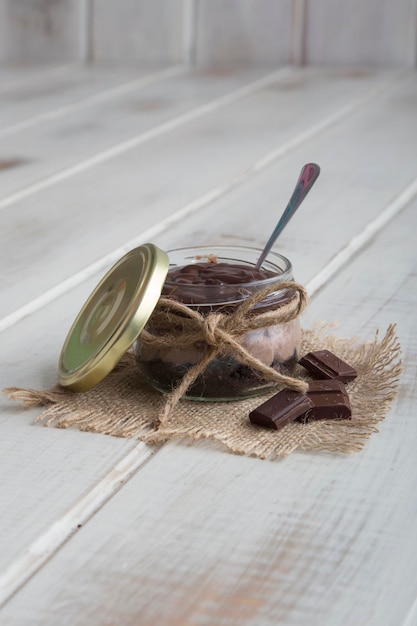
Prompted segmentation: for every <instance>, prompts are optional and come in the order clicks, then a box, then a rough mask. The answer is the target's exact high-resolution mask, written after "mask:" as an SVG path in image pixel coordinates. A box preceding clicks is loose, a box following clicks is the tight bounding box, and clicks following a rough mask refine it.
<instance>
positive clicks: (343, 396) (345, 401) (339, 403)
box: [299, 380, 352, 422]
mask: <svg viewBox="0 0 417 626" xmlns="http://www.w3.org/2000/svg"><path fill="white" fill-rule="evenodd" d="M307 397H308V399H309V400H310V402H311V403H312V407H311V408H309V409H308V410H307V411H306V413H305V415H304V416H303V417H300V420H299V421H305V422H308V421H310V420H333V419H337V420H342V419H350V418H351V416H352V411H351V408H350V400H349V396H348V392H347V391H346V387H345V386H344V384H343V383H342V382H341V381H340V380H312V381H311V382H310V384H309V389H308V392H307Z"/></svg>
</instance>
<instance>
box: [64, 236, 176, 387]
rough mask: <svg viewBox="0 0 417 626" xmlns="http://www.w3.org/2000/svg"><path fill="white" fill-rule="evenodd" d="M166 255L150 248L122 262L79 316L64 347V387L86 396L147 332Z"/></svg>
mask: <svg viewBox="0 0 417 626" xmlns="http://www.w3.org/2000/svg"><path fill="white" fill-rule="evenodd" d="M168 264H169V259H168V255H167V254H166V252H164V251H163V250H160V249H159V248H157V247H156V246H155V245H153V244H151V243H147V244H144V245H143V246H139V247H138V248H135V249H134V250H131V251H130V252H128V253H127V254H126V255H125V256H124V257H122V258H121V259H120V260H119V261H117V263H115V265H114V266H113V267H112V268H111V269H110V270H109V272H108V273H107V274H106V275H105V276H104V278H103V279H102V280H101V282H100V283H99V284H98V285H97V287H96V288H95V289H94V291H93V293H92V294H91V296H90V297H89V298H88V300H87V302H86V303H85V304H84V306H83V307H82V309H81V311H80V312H79V314H78V316H77V318H76V320H75V322H74V323H73V325H72V327H71V329H70V331H69V333H68V336H67V338H66V340H65V343H64V345H63V348H62V351H61V355H60V358H59V366H58V379H59V382H60V384H61V385H63V386H64V387H69V388H70V389H72V390H73V391H87V390H88V389H91V388H92V387H94V386H95V385H97V384H98V383H99V382H100V381H101V380H103V378H105V376H107V374H109V373H110V372H111V370H112V369H113V368H114V366H115V365H116V363H118V361H119V360H120V359H121V357H122V356H123V355H124V354H125V352H126V351H127V350H128V349H129V348H130V346H131V345H132V344H133V342H134V341H135V340H136V339H137V337H138V336H139V334H140V333H141V331H142V330H143V328H144V326H145V324H146V322H147V321H148V319H149V318H150V316H151V314H152V312H153V310H154V308H155V306H156V304H157V302H158V300H159V297H160V295H161V291H162V287H163V284H164V281H165V277H166V275H167V272H168Z"/></svg>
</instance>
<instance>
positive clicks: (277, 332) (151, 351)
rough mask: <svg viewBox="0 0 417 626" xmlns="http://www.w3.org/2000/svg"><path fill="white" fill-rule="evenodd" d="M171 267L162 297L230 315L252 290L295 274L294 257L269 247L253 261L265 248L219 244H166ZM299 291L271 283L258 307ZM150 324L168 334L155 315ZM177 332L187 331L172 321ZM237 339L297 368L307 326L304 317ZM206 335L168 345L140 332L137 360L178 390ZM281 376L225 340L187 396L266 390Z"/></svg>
mask: <svg viewBox="0 0 417 626" xmlns="http://www.w3.org/2000/svg"><path fill="white" fill-rule="evenodd" d="M168 254H169V258H170V268H169V271H168V274H167V277H166V281H165V284H164V287H163V290H162V295H163V296H164V297H168V298H171V299H173V300H176V301H178V302H181V303H183V304H185V305H186V306H188V307H189V308H191V309H194V310H196V311H198V312H199V313H200V314H201V315H203V316H207V315H209V314H210V313H212V312H220V313H223V314H225V315H229V314H231V313H233V312H234V311H236V309H237V307H238V306H240V305H241V304H242V303H243V302H244V301H245V300H246V299H247V298H250V297H251V296H252V295H254V294H255V293H257V292H258V291H261V290H263V289H265V288H266V287H268V286H270V285H272V284H276V283H277V281H279V282H288V281H292V280H293V276H292V267H291V263H290V261H289V260H288V259H286V258H285V257H283V256H281V255H279V254H276V253H274V252H271V253H270V254H269V257H268V260H266V261H265V262H264V264H263V266H262V268H261V269H259V270H257V269H256V268H255V265H256V262H257V260H258V258H259V255H260V250H257V249H255V248H243V247H225V246H217V247H210V248H198V249H197V248H188V249H179V250H172V251H170V252H168ZM294 297H295V292H294V291H292V290H291V289H279V285H278V287H277V290H276V291H275V290H274V291H273V292H272V293H271V294H270V295H268V296H267V297H266V298H265V299H264V300H262V301H261V302H259V303H257V304H256V305H255V306H254V308H253V314H254V315H256V314H259V313H263V312H266V311H271V310H276V309H278V308H279V307H281V306H283V305H284V304H287V303H288V302H290V301H291V299H292V298H294ZM147 329H148V330H149V331H150V332H151V333H152V334H153V335H158V334H160V333H161V334H163V333H166V332H167V329H166V328H164V329H160V328H158V326H157V323H156V322H155V320H154V319H153V318H152V317H151V318H150V320H149V322H148V324H147ZM169 332H170V334H171V335H173V336H175V333H178V335H179V334H180V333H181V328H180V327H176V326H173V327H172V328H170V329H169ZM239 343H240V344H241V345H242V346H243V347H244V348H245V349H246V350H247V352H248V353H249V354H250V355H252V356H254V357H255V358H257V359H259V360H260V361H261V362H262V363H263V364H264V365H267V366H269V367H272V368H274V369H275V370H276V371H279V372H281V373H283V374H291V373H292V372H293V370H294V368H295V365H296V364H297V361H298V358H299V350H300V344H301V329H300V323H299V319H294V320H291V321H289V322H285V323H279V324H274V325H272V326H268V327H261V328H258V329H256V330H252V331H249V332H247V333H245V334H244V335H243V336H242V337H241V338H240V339H239ZM207 349H208V346H207V344H206V343H205V341H204V340H198V341H195V342H194V343H193V344H192V345H191V346H187V347H184V346H181V345H178V346H170V347H163V346H162V345H161V346H155V345H150V344H147V343H146V342H145V341H144V340H143V339H141V337H139V339H138V340H137V341H136V343H135V346H134V350H135V355H136V360H137V362H138V364H139V366H140V368H141V370H142V371H143V373H144V374H145V375H146V377H147V379H148V380H149V382H150V383H151V384H152V385H153V386H154V387H155V388H157V389H159V390H160V391H163V392H170V391H172V389H173V387H174V386H175V385H176V384H177V383H178V382H179V381H180V380H181V379H182V377H183V376H184V374H185V373H186V372H187V371H188V370H189V369H190V368H191V367H192V366H194V365H195V364H196V363H198V362H199V361H200V360H201V358H202V356H203V355H204V354H206V353H207ZM274 386H275V384H274V383H273V382H271V381H268V380H265V378H263V377H262V375H261V374H260V373H259V371H257V370H256V369H254V368H252V367H250V366H248V365H247V364H245V363H242V362H241V361H240V360H239V358H238V357H237V356H236V354H233V352H232V351H231V350H230V349H229V348H228V346H227V345H225V346H224V349H223V348H220V351H219V354H218V355H217V356H216V357H215V359H214V360H213V361H211V362H210V363H209V364H208V366H207V368H206V369H205V371H204V373H203V374H201V375H200V376H199V377H198V378H197V380H196V381H195V382H194V383H193V384H192V386H191V387H190V388H189V390H188V392H187V394H186V397H187V398H189V399H196V400H234V399H239V398H244V397H247V396H250V395H256V394H260V393H263V392H264V391H267V390H269V389H271V388H272V387H274Z"/></svg>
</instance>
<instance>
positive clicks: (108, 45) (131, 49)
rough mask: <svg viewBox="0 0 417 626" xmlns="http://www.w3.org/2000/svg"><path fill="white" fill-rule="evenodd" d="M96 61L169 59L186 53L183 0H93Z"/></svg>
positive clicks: (93, 36) (174, 59)
mask: <svg viewBox="0 0 417 626" xmlns="http://www.w3.org/2000/svg"><path fill="white" fill-rule="evenodd" d="M92 10H93V23H92V44H91V54H92V59H93V60H94V61H110V62H119V63H122V62H125V63H126V62H128V63H129V62H130V63H133V62H138V61H140V62H142V63H145V62H165V63H166V62H169V63H177V62H180V61H181V60H182V57H183V50H182V45H183V0H152V2H148V1H147V0H121V2H118V3H117V7H116V5H115V3H114V2H113V0H93V9H92Z"/></svg>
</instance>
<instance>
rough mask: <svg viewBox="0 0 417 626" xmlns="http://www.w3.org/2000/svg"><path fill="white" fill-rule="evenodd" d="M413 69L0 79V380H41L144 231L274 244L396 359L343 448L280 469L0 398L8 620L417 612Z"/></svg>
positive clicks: (399, 616)
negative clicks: (391, 380) (348, 449)
mask: <svg viewBox="0 0 417 626" xmlns="http://www.w3.org/2000/svg"><path fill="white" fill-rule="evenodd" d="M416 146H417V74H416V73H412V72H406V71H400V70H399V71H394V70H389V71H367V70H366V69H363V70H362V69H355V70H352V71H349V70H348V69H327V70H326V69H314V68H309V69H293V68H286V67H284V68H280V69H276V70H275V71H272V70H271V69H264V70H262V68H260V69H256V70H254V69H252V70H243V69H240V70H239V71H238V70H233V69H230V70H223V71H220V72H215V71H209V70H206V71H201V72H198V71H195V72H191V71H187V70H186V69H184V68H182V67H169V68H166V67H165V68H163V67H160V68H152V69H149V68H148V69H147V68H141V69H132V68H130V69H129V68H122V69H120V70H118V69H116V68H112V69H110V68H105V67H97V68H86V69H82V68H79V67H77V66H72V65H69V66H63V67H61V68H55V69H51V68H49V69H45V70H41V69H33V70H28V69H25V68H20V69H19V70H16V71H11V70H10V68H8V69H3V70H0V255H1V266H0V267H1V305H0V306H1V311H0V313H1V320H0V330H1V333H0V341H1V350H0V357H1V362H2V366H1V373H0V375H1V387H6V386H11V385H13V386H25V387H35V388H46V387H49V386H52V385H53V384H54V383H55V380H56V363H57V358H58V354H59V351H60V348H61V345H62V342H63V340H64V338H65V335H66V333H67V330H68V328H69V325H70V323H71V322H72V320H73V318H74V316H75V314H76V313H77V312H78V309H79V308H80V306H81V304H82V303H83V301H84V299H85V298H86V296H87V295H88V294H89V292H90V290H91V288H92V287H93V286H94V285H95V284H96V283H97V281H98V279H99V278H100V277H101V276H102V275H103V273H104V271H105V270H107V269H108V267H110V265H111V264H112V263H113V262H114V261H115V260H116V259H117V258H119V257H120V256H121V255H122V254H123V253H124V252H125V251H126V250H128V249H130V248H132V247H134V246H136V245H139V244H140V243H144V242H146V241H153V242H154V243H156V244H157V245H159V246H161V247H162V248H164V249H169V248H173V247H178V246H186V245H190V244H193V243H201V244H210V243H213V244H214V243H232V244H244V245H253V246H262V244H263V242H264V241H265V240H266V238H267V236H268V235H269V233H270V231H271V230H272V228H273V226H274V225H275V223H276V221H277V218H278V215H279V213H280V211H281V210H282V209H283V207H284V205H285V203H286V201H287V199H288V197H289V195H290V193H291V191H292V189H293V186H294V184H295V180H296V177H297V175H298V173H299V171H300V169H301V166H302V165H303V164H304V163H305V162H307V161H316V162H318V163H319V164H320V165H321V168H322V174H321V177H320V178H319V180H318V182H317V183H316V186H315V188H314V190H313V191H312V192H311V194H310V195H309V197H308V199H307V200H306V202H305V204H304V205H303V207H302V209H300V211H299V212H298V213H297V215H296V216H295V217H294V218H293V220H292V222H291V223H290V225H289V226H288V227H287V229H286V230H285V232H284V234H283V235H282V236H281V238H280V241H279V244H278V245H277V249H278V250H279V251H280V252H282V253H283V254H284V255H287V256H289V257H290V258H291V259H292V261H293V265H294V268H295V274H296V277H297V279H298V280H300V281H301V282H303V283H304V284H306V285H307V287H308V289H309V291H310V294H311V296H312V297H311V305H310V307H309V310H308V313H307V314H305V316H304V320H303V324H304V326H306V327H308V326H310V325H311V324H313V323H314V322H315V321H317V320H328V321H332V320H337V321H339V323H340V327H339V330H338V332H339V334H340V335H344V336H350V335H358V336H359V337H361V338H362V339H364V340H366V339H369V338H371V337H372V336H373V334H374V331H375V329H376V328H380V329H381V330H385V328H386V327H387V326H388V324H389V323H391V322H397V323H398V335H399V338H400V341H401V344H402V348H403V357H404V364H405V372H404V375H403V377H402V380H401V387H400V394H399V396H398V398H397V401H396V402H395V405H394V406H393V408H392V410H391V412H390V413H389V415H388V416H387V419H386V420H385V421H384V422H383V423H382V424H381V426H380V429H379V433H377V434H375V435H374V436H373V437H372V438H371V440H370V441H369V442H368V443H367V444H366V446H365V448H364V449H363V451H362V452H360V453H356V454H354V455H350V456H343V455H335V454H307V453H295V454H293V455H291V456H290V457H288V458H287V459H285V460H282V461H276V462H269V461H261V460H257V459H254V458H247V457H241V456H233V455H231V454H227V453H226V452H224V451H223V450H222V449H220V448H219V447H217V446H215V445H213V444H209V443H205V444H203V443H200V444H198V445H194V446H192V447H189V446H187V445H185V444H171V443H170V444H166V445H164V446H162V447H161V448H160V449H158V451H157V452H154V453H153V451H152V450H151V449H150V448H148V447H147V446H146V445H144V444H142V443H138V442H137V441H134V440H128V439H127V440H126V439H117V438H112V437H108V436H104V435H96V434H91V433H82V432H79V431H77V430H65V431H64V430H58V429H53V428H43V427H41V426H39V425H33V424H32V420H33V418H34V417H35V416H36V415H37V414H38V413H39V411H36V410H30V411H25V410H23V409H21V407H20V406H16V405H15V404H14V403H12V402H9V401H8V400H7V399H5V398H2V400H1V417H0V429H1V430H0V433H1V435H0V489H1V508H0V520H1V526H0V528H1V532H0V576H1V578H0V581H1V582H0V598H1V602H2V603H3V607H2V609H1V611H0V623H1V624H5V625H7V626H15V625H19V626H23V625H30V626H33V625H42V626H49V625H51V626H52V625H54V626H55V625H56V624H60V626H64V625H68V626H81V625H82V626H87V625H88V626H92V625H93V626H94V625H97V626H110V625H119V624H120V625H122V624H123V625H132V626H133V625H134V626H136V625H138V624H140V625H142V624H143V625H151V624H152V625H154V624H157V625H158V626H159V625H165V624H166V625H168V624H169V625H178V626H179V625H181V626H191V625H192V626H195V625H225V626H230V625H235V624H239V625H240V626H243V625H245V626H246V625H251V626H254V625H256V626H264V625H265V626H266V625H268V626H269V625H271V626H272V625H274V626H276V625H278V624H279V625H281V624H283V625H285V626H295V625H297V626H304V625H309V626H311V625H314V626H315V625H320V626H336V625H337V626H338V625H343V626H350V625H352V626H353V625H355V626H358V625H364V624H367V625H372V626H374V625H375V626H376V625H377V626H415V625H416V624H417V601H416V598H417V559H416V551H417V506H416V492H417V462H416V457H417V450H416V449H417V420H416V408H415V401H416V394H417V390H416V389H417V388H416V363H417V342H416V335H415V327H416V321H417V320H416V309H417V253H416V229H417V148H416Z"/></svg>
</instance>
